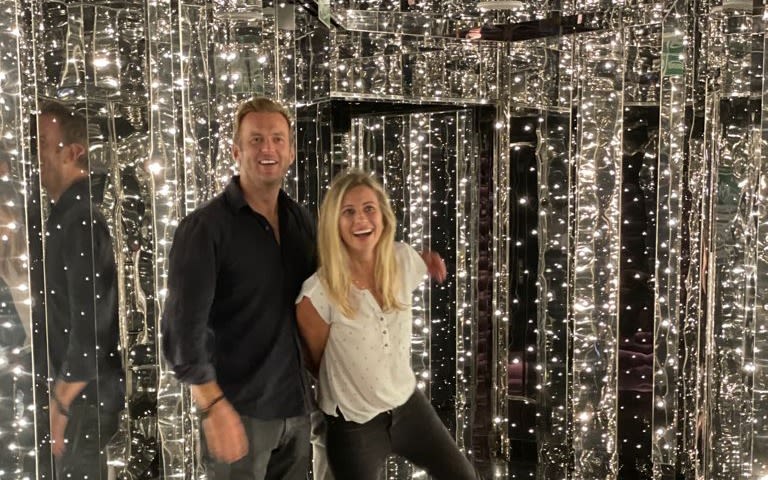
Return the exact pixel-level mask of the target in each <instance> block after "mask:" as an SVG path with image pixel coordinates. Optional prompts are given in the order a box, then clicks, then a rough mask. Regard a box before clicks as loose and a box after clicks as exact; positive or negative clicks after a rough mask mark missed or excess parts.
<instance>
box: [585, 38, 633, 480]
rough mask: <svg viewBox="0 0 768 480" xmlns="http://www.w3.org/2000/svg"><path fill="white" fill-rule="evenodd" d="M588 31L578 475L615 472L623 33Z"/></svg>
mask: <svg viewBox="0 0 768 480" xmlns="http://www.w3.org/2000/svg"><path fill="white" fill-rule="evenodd" d="M616 27H619V28H616V29H615V30H613V31H610V32H608V33H600V34H590V35H585V37H584V38H583V39H581V42H580V45H579V53H578V56H579V58H580V68H581V70H580V72H578V78H579V97H578V112H579V117H578V125H577V141H578V150H577V154H576V158H575V161H576V166H575V168H576V177H575V182H576V184H575V186H576V199H575V200H576V209H575V215H576V217H575V228H576V230H575V232H574V250H575V254H574V256H573V258H572V262H573V263H572V268H573V271H574V275H573V309H574V313H573V358H572V381H573V384H572V395H573V404H572V409H573V412H572V418H573V455H574V472H573V474H574V476H575V478H605V479H610V478H616V476H617V474H618V461H617V457H618V449H617V399H618V372H617V358H618V345H617V340H618V321H619V316H618V298H619V289H618V287H619V265H620V264H619V256H620V249H621V228H620V227H621V225H620V222H621V203H620V198H621V171H622V170H621V162H622V148H621V147H622V130H623V121H622V119H623V117H622V112H623V105H622V103H623V95H622V91H623V85H624V82H623V77H624V72H623V62H622V58H623V46H624V45H623V43H624V41H623V40H624V39H623V35H622V29H621V28H620V25H616Z"/></svg>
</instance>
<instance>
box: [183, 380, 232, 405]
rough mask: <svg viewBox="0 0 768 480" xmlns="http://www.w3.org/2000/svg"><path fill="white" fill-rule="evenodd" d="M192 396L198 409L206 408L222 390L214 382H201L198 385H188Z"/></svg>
mask: <svg viewBox="0 0 768 480" xmlns="http://www.w3.org/2000/svg"><path fill="white" fill-rule="evenodd" d="M189 389H190V391H191V392H192V398H193V399H194V400H195V404H196V405H197V408H198V410H204V409H206V408H208V407H209V406H210V405H211V403H213V401H214V400H216V399H218V398H219V397H221V396H222V395H224V392H222V391H221V387H219V384H218V383H216V382H208V383H201V384H200V385H190V387H189Z"/></svg>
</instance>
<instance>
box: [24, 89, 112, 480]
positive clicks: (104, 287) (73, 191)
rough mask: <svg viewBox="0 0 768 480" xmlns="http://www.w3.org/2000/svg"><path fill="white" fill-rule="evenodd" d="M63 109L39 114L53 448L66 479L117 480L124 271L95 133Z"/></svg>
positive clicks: (58, 107)
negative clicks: (120, 273)
mask: <svg viewBox="0 0 768 480" xmlns="http://www.w3.org/2000/svg"><path fill="white" fill-rule="evenodd" d="M87 131H88V130H87V123H86V120H85V118H84V117H83V116H82V115H79V114H77V113H74V112H72V111H71V110H70V109H69V108H67V107H66V106H64V105H61V104H59V103H54V102H51V103H47V104H45V105H44V106H43V107H42V109H41V112H40V115H39V117H38V134H39V157H40V184H41V185H42V187H43V188H44V189H45V191H46V193H47V194H48V197H49V199H50V200H51V202H52V206H51V209H50V214H49V216H48V219H47V221H46V223H45V225H46V228H45V239H44V244H45V269H44V271H45V286H46V289H45V306H46V310H45V311H46V324H47V335H48V338H47V343H48V365H49V368H50V372H49V374H50V377H51V378H52V381H53V384H52V385H51V388H50V399H51V402H50V421H51V442H52V445H51V448H52V450H53V453H54V455H55V456H56V472H57V478H59V479H70V478H71V479H82V478H88V479H89V480H90V479H104V480H106V478H107V470H106V461H105V460H106V456H105V454H104V452H105V448H104V447H105V446H106V444H107V443H108V442H109V440H110V438H111V437H112V435H113V434H114V433H115V431H116V430H117V423H118V416H119V411H120V410H121V409H122V407H123V404H124V387H123V379H122V368H121V361H120V355H119V352H118V339H119V333H118V316H117V315H118V310H117V272H116V267H115V257H114V252H113V250H112V241H111V237H110V234H109V230H108V227H107V223H106V221H105V219H104V217H103V216H102V214H101V213H100V212H99V210H98V208H97V207H96V206H94V205H93V203H92V201H91V194H90V184H89V175H88V156H87V152H88V133H87Z"/></svg>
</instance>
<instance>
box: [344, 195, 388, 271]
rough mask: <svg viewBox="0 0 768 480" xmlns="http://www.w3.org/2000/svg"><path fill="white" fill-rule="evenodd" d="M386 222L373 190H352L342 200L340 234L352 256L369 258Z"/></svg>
mask: <svg viewBox="0 0 768 480" xmlns="http://www.w3.org/2000/svg"><path fill="white" fill-rule="evenodd" d="M383 229H384V221H383V217H382V214H381V208H380V205H379V199H378V198H377V196H376V192H374V191H373V190H372V189H371V188H369V187H366V186H363V185H360V186H357V187H354V188H351V189H350V190H348V191H347V193H346V194H345V195H344V198H343V199H342V200H341V212H340V214H339V233H340V234H341V240H342V241H343V242H344V245H345V246H346V247H347V250H348V251H349V254H350V255H353V256H368V255H371V254H372V253H373V251H374V250H375V248H376V244H377V243H378V242H379V238H381V232H382V230H383Z"/></svg>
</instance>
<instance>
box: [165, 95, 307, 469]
mask: <svg viewBox="0 0 768 480" xmlns="http://www.w3.org/2000/svg"><path fill="white" fill-rule="evenodd" d="M289 118H290V117H289V115H288V113H287V112H286V111H285V109H284V108H283V107H282V106H281V105H279V104H277V103H275V102H273V101H271V100H269V99H266V98H256V99H252V100H249V101H246V102H244V103H243V104H241V105H240V107H239V108H238V110H237V113H236V118H235V125H234V145H233V148H232V153H233V156H234V158H235V160H236V161H237V163H238V165H239V167H240V175H238V176H235V177H234V178H233V179H232V181H231V182H230V183H229V185H228V186H227V187H226V189H225V190H224V192H223V193H221V194H220V195H218V196H216V197H214V198H213V199H212V200H211V201H209V202H208V203H206V204H204V205H203V206H201V207H200V208H198V209H197V210H195V211H194V212H192V213H191V214H190V215H189V216H187V217H186V218H184V219H183V220H182V221H181V223H180V224H179V227H178V229H177V230H176V234H175V237H174V241H173V246H172V248H171V252H170V258H169V271H168V298H167V301H166V303H165V311H164V314H163V321H162V331H163V339H162V340H163V352H164V353H165V356H166V358H167V359H168V362H169V364H170V366H171V367H172V368H173V370H174V372H175V373H176V376H177V377H178V378H179V380H181V381H182V382H185V383H187V384H189V385H191V392H192V396H193V398H194V400H195V403H196V404H197V407H198V409H199V410H200V411H201V412H202V429H203V432H204V434H205V437H204V440H205V441H204V442H203V444H204V445H203V446H204V448H205V453H204V462H205V464H206V467H207V473H208V478H209V479H215V480H223V479H224V480H229V479H238V480H239V479H254V480H262V479H281V480H294V479H295V480H298V479H301V480H304V479H305V478H306V472H307V467H308V463H309V430H310V422H309V416H308V413H309V404H308V395H307V393H308V392H307V382H306V378H305V376H304V372H303V367H302V361H301V352H300V348H301V347H300V343H299V339H298V334H297V327H296V314H295V308H294V300H295V299H296V296H297V295H298V293H299V291H300V289H301V285H302V283H303V282H304V280H305V279H306V278H308V277H309V276H310V275H311V274H312V273H313V272H314V271H315V257H314V251H315V226H314V222H313V221H312V219H311V217H310V216H309V214H308V213H307V211H306V210H305V209H303V208H302V207H301V206H299V205H298V204H297V203H296V202H295V201H294V200H292V199H291V198H290V197H288V195H287V194H286V193H285V192H284V191H283V190H282V189H281V186H282V183H283V177H284V176H285V174H286V172H287V171H288V169H289V167H290V166H291V165H292V164H293V161H294V148H293V133H292V130H291V124H290V120H289Z"/></svg>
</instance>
